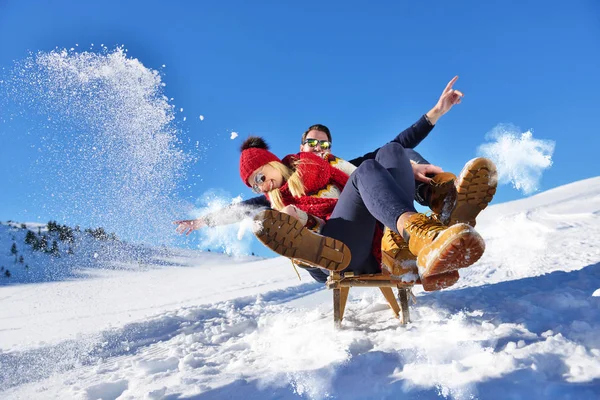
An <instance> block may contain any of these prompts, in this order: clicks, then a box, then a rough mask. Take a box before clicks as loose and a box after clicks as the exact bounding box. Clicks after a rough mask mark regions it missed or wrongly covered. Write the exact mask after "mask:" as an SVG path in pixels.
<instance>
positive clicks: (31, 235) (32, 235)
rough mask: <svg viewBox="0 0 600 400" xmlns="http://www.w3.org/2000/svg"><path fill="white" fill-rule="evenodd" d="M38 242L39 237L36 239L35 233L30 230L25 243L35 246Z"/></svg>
mask: <svg viewBox="0 0 600 400" xmlns="http://www.w3.org/2000/svg"><path fill="white" fill-rule="evenodd" d="M36 240H37V237H35V233H33V231H30V230H28V231H27V234H26V235H25V243H27V244H28V245H33V242H35V241H36Z"/></svg>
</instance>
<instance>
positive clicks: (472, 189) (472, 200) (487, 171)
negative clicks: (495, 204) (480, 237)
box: [448, 157, 498, 226]
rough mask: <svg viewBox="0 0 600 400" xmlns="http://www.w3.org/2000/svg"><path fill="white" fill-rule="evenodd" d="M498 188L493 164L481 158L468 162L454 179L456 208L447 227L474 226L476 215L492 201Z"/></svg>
mask: <svg viewBox="0 0 600 400" xmlns="http://www.w3.org/2000/svg"><path fill="white" fill-rule="evenodd" d="M497 186H498V172H497V171H496V166H495V165H494V163H493V162H492V161H491V160H489V159H487V158H483V157H479V158H474V159H473V160H471V161H469V162H468V163H467V164H466V165H465V167H464V168H463V170H462V171H461V173H460V175H459V176H458V177H457V178H456V206H455V207H454V210H453V211H452V213H451V214H450V218H449V221H448V225H453V224H456V223H461V222H462V223H465V224H469V225H471V226H475V223H476V222H475V219H476V218H477V215H479V213H480V212H481V211H482V210H484V209H485V208H486V207H487V205H488V204H489V203H490V201H492V198H493V197H494V194H496V187H497Z"/></svg>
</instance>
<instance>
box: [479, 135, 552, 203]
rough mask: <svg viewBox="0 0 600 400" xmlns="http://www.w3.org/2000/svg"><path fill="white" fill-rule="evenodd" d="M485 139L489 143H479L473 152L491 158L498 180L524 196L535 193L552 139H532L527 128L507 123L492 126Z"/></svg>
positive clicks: (548, 161) (548, 164) (548, 158)
mask: <svg viewBox="0 0 600 400" xmlns="http://www.w3.org/2000/svg"><path fill="white" fill-rule="evenodd" d="M486 139H488V140H489V141H490V143H485V144H482V145H481V146H479V148H478V151H477V152H478V154H479V155H482V156H484V157H487V158H489V159H491V160H492V161H494V163H495V164H496V166H497V167H498V183H501V184H502V183H503V184H506V183H511V184H512V186H513V187H514V188H515V189H517V190H520V191H521V192H522V193H523V194H527V195H529V194H532V193H534V192H536V191H537V190H538V189H539V185H540V181H541V178H542V174H543V172H544V170H546V169H548V168H550V167H551V166H552V154H553V153H554V146H555V142H554V141H552V140H542V139H534V137H533V133H532V131H531V130H529V131H527V132H522V131H521V130H520V129H519V128H518V127H516V126H514V125H510V124H501V125H498V126H496V127H495V128H494V129H492V130H491V131H490V132H489V133H488V134H487V135H486Z"/></svg>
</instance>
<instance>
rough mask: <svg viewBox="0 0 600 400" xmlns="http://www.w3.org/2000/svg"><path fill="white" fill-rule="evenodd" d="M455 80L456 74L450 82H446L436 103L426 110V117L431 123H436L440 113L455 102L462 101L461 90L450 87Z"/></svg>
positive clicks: (456, 78)
mask: <svg viewBox="0 0 600 400" xmlns="http://www.w3.org/2000/svg"><path fill="white" fill-rule="evenodd" d="M457 80H458V76H455V77H454V78H452V80H451V81H450V82H448V84H447V85H446V88H445V89H444V91H443V92H442V95H441V96H440V98H439V100H438V102H437V104H436V105H435V106H434V107H433V108H432V109H431V110H429V112H427V118H429V121H431V123H432V124H433V125H435V124H436V122H437V121H438V119H440V117H441V116H442V115H444V114H446V113H447V112H448V111H450V109H451V108H452V106H454V105H455V104H460V102H461V101H462V98H463V96H464V94H463V92H461V91H460V90H456V89H453V88H452V86H453V85H454V84H455V83H456V81H457Z"/></svg>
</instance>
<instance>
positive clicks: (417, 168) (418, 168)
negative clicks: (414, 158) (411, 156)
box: [411, 163, 444, 183]
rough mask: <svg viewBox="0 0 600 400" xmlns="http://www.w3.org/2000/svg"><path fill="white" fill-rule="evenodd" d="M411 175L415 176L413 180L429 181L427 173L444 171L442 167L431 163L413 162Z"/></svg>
mask: <svg viewBox="0 0 600 400" xmlns="http://www.w3.org/2000/svg"><path fill="white" fill-rule="evenodd" d="M411 165H412V169H413V175H414V176H415V180H417V181H420V182H425V183H429V182H430V181H431V178H428V177H427V174H439V173H440V172H444V170H443V169H441V168H440V167H438V166H437V165H432V164H413V163H411Z"/></svg>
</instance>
